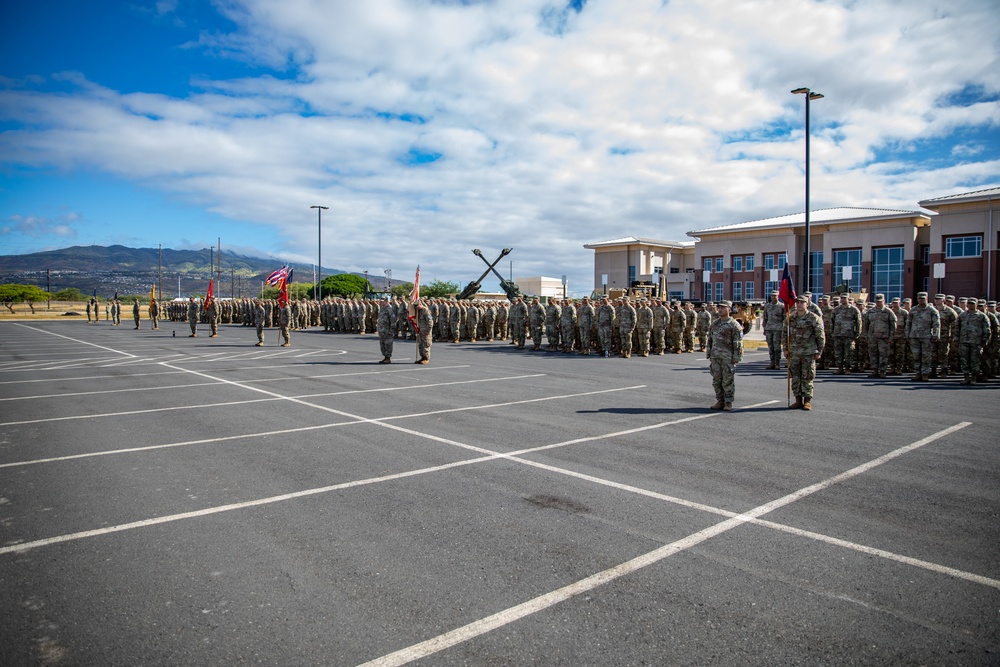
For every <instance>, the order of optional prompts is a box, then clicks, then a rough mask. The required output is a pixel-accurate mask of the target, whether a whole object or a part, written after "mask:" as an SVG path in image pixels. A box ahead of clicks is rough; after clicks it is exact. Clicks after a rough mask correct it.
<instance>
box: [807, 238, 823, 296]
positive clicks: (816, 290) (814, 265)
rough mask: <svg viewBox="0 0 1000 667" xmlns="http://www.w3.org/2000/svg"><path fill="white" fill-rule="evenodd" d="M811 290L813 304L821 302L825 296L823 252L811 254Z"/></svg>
mask: <svg viewBox="0 0 1000 667" xmlns="http://www.w3.org/2000/svg"><path fill="white" fill-rule="evenodd" d="M809 257H810V260H809V289H808V290H807V291H809V292H812V300H813V303H818V302H819V297H820V296H821V295H822V294H823V251H822V250H820V251H818V252H811V253H809Z"/></svg>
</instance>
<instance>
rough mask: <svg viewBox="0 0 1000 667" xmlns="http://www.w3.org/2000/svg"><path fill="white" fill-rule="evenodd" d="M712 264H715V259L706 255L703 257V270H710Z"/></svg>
mask: <svg viewBox="0 0 1000 667" xmlns="http://www.w3.org/2000/svg"><path fill="white" fill-rule="evenodd" d="M713 264H715V261H714V260H713V259H712V258H711V257H706V258H705V270H706V271H711V270H712V265H713Z"/></svg>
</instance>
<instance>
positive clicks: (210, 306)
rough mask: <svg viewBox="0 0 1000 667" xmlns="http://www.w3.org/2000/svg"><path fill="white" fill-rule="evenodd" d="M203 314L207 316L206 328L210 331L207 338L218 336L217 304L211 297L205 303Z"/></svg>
mask: <svg viewBox="0 0 1000 667" xmlns="http://www.w3.org/2000/svg"><path fill="white" fill-rule="evenodd" d="M205 313H206V314H207V315H208V328H209V329H210V330H211V332H212V333H211V334H209V336H208V337H209V338H215V337H217V336H218V335H219V303H218V301H216V300H215V297H212V298H211V299H209V300H208V301H206V302H205Z"/></svg>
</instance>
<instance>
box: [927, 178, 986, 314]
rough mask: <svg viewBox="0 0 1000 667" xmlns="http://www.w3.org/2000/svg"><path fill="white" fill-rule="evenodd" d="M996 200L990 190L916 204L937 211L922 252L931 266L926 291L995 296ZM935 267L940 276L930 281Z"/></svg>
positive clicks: (933, 276) (933, 275)
mask: <svg viewBox="0 0 1000 667" xmlns="http://www.w3.org/2000/svg"><path fill="white" fill-rule="evenodd" d="M998 199H1000V188H991V189H989V190H979V191H978V192H966V193H963V194H957V195H950V196H947V197H938V198H936V199H927V200H925V201H922V202H920V205H921V206H922V207H924V208H926V209H930V210H931V211H934V212H935V213H937V215H936V216H934V222H933V224H932V225H931V233H930V239H929V243H928V247H927V249H926V250H925V252H926V253H927V259H926V261H927V262H928V263H929V264H930V265H931V267H932V268H931V273H930V279H929V281H928V285H927V287H928V291H930V290H934V291H935V292H937V291H941V292H944V293H946V294H954V295H955V296H959V297H961V296H974V297H977V298H985V299H996V298H997V289H998V287H1000V284H998V274H1000V271H998V268H997V263H998V262H997V260H998V259H1000V257H998V253H997V247H998V233H1000V231H998V229H997V225H998V224H1000V217H998V216H996V215H994V212H995V211H997V209H998V202H997V200H998ZM935 269H936V270H937V271H938V273H937V275H938V276H940V275H942V270H943V277H941V278H937V277H935V274H934V270H935Z"/></svg>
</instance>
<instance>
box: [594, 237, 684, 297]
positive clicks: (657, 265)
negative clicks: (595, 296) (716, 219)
mask: <svg viewBox="0 0 1000 667" xmlns="http://www.w3.org/2000/svg"><path fill="white" fill-rule="evenodd" d="M583 247H584V248H587V249H588V250H593V251H594V291H595V292H599V293H600V292H603V293H606V292H607V290H609V289H628V288H629V287H632V286H633V285H634V284H635V283H652V284H654V285H661V282H662V284H663V285H664V286H665V291H666V292H667V294H668V295H669V297H670V298H672V299H689V298H693V297H694V289H695V282H696V278H697V276H696V275H695V264H694V247H695V243H694V241H662V240H659V239H650V238H642V237H637V236H626V237H624V238H618V239H612V240H610V241H599V242H597V243H588V244H586V245H584V246H583Z"/></svg>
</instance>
